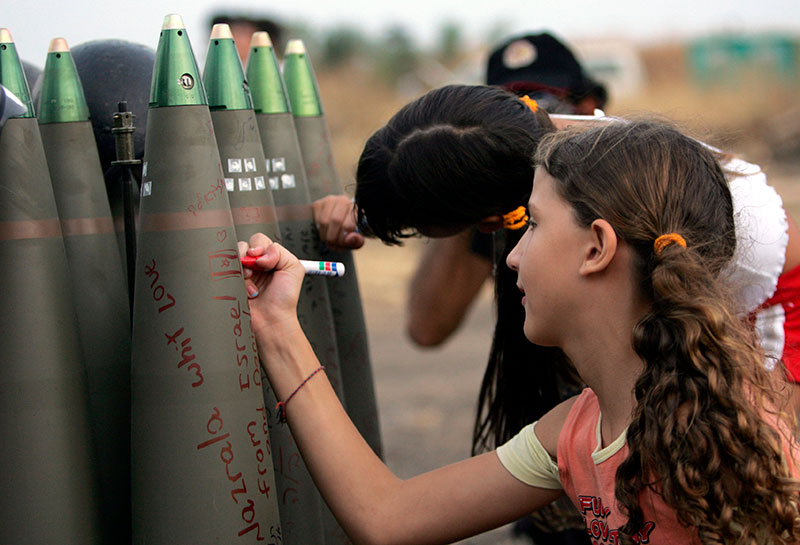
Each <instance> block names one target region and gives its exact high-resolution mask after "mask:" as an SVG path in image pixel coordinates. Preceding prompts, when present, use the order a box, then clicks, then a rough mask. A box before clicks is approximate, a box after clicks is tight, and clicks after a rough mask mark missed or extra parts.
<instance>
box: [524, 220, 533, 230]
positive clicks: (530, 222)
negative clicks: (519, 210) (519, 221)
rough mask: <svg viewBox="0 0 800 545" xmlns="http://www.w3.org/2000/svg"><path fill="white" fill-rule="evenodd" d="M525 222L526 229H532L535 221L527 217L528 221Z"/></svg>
mask: <svg viewBox="0 0 800 545" xmlns="http://www.w3.org/2000/svg"><path fill="white" fill-rule="evenodd" d="M525 223H527V224H528V229H531V230H533V228H534V227H536V222H535V221H533V218H530V219H528V221H526V222H525Z"/></svg>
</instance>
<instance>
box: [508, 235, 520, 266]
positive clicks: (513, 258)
mask: <svg viewBox="0 0 800 545" xmlns="http://www.w3.org/2000/svg"><path fill="white" fill-rule="evenodd" d="M523 238H524V236H523ZM520 244H522V239H519V240H518V241H517V243H516V244H515V245H514V249H512V250H511V251H510V252H509V254H508V256H506V265H508V268H509V269H511V270H512V271H517V272H519V259H520V254H521V253H522V250H521V249H520Z"/></svg>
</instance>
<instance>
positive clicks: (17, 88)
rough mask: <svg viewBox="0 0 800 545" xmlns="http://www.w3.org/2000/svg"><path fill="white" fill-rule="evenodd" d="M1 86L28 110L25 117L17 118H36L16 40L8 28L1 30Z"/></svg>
mask: <svg viewBox="0 0 800 545" xmlns="http://www.w3.org/2000/svg"><path fill="white" fill-rule="evenodd" d="M0 84H2V85H3V86H4V87H5V88H6V89H8V90H9V91H11V92H12V93H14V95H16V97H17V98H18V99H19V100H20V101H21V102H22V103H23V104H24V105H25V107H26V108H27V111H26V112H25V113H24V114H23V115H19V116H17V117H35V115H36V114H35V112H34V109H33V102H32V101H31V92H30V89H29V88H28V81H27V80H26V79H25V72H23V71H22V63H21V62H20V60H19V55H18V54H17V47H16V46H15V45H14V39H13V38H12V37H11V32H9V31H8V29H7V28H0Z"/></svg>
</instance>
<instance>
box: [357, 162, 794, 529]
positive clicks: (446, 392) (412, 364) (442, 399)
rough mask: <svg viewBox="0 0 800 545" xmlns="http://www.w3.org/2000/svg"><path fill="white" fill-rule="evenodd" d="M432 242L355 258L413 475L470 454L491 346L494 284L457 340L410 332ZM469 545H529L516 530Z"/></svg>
mask: <svg viewBox="0 0 800 545" xmlns="http://www.w3.org/2000/svg"><path fill="white" fill-rule="evenodd" d="M766 170H767V173H768V175H769V179H770V181H771V183H772V184H773V185H774V186H775V187H776V188H777V189H778V192H779V193H780V194H781V195H782V196H783V198H784V201H785V204H786V207H787V209H788V210H789V211H790V213H791V214H792V215H793V216H794V217H796V218H800V168H798V167H796V166H794V167H789V166H784V167H781V168H775V169H766ZM424 244H425V242H424V240H419V239H412V240H410V241H409V242H408V243H407V244H406V245H405V246H404V247H402V248H394V247H387V246H384V245H383V244H381V243H380V242H377V241H374V240H372V241H368V242H367V244H366V245H365V247H364V248H362V249H361V250H359V251H357V252H355V260H356V266H357V269H358V275H359V285H360V289H361V297H362V300H363V304H364V312H365V314H366V320H367V327H368V334H369V342H370V353H371V356H372V363H373V370H374V374H375V384H376V395H377V400H378V410H379V419H380V425H381V434H382V439H383V446H384V454H385V460H386V462H387V464H388V465H389V467H390V468H391V469H392V470H393V471H395V473H397V474H398V475H399V476H400V477H411V476H413V475H417V474H419V473H421V472H424V471H428V470H430V469H434V468H436V467H439V466H441V465H444V464H447V463H450V462H455V461H458V460H460V459H462V458H464V457H466V456H468V455H469V451H470V437H471V433H472V422H473V418H474V415H475V401H476V399H477V393H478V388H479V386H480V380H481V377H482V376H483V369H484V366H485V363H486V357H487V355H488V351H489V345H490V342H491V332H492V325H493V323H494V322H493V320H494V318H493V308H492V293H491V289H490V285H489V283H487V284H486V286H485V287H484V291H483V292H482V294H481V297H480V299H479V300H478V301H477V303H476V304H475V306H474V307H473V308H472V310H471V312H470V314H469V316H468V319H467V320H466V322H465V323H464V324H463V325H462V327H461V329H460V330H459V331H458V332H457V334H456V335H455V336H454V337H453V338H452V339H451V340H450V341H449V342H448V343H447V344H446V345H445V346H444V347H441V348H438V349H420V348H417V347H415V346H414V345H413V344H412V343H411V341H410V340H409V339H408V337H407V336H406V334H405V331H404V323H405V296H406V290H407V286H408V282H409V278H410V274H411V273H412V271H413V270H414V268H415V266H416V263H417V259H418V255H419V251H420V249H421V248H423V245H424ZM461 543H462V544H469V545H488V544H490V543H491V544H495V545H521V544H523V543H525V541H523V540H521V539H513V538H512V536H511V530H510V527H504V528H500V529H497V530H494V531H492V532H488V533H486V534H483V535H481V536H477V537H474V538H471V539H467V540H465V541H463V542H461Z"/></svg>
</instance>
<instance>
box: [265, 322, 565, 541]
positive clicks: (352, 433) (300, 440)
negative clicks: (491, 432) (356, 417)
mask: <svg viewBox="0 0 800 545" xmlns="http://www.w3.org/2000/svg"><path fill="white" fill-rule="evenodd" d="M257 336H258V338H259V351H260V356H261V358H262V361H264V363H265V365H266V367H267V373H268V376H269V379H270V383H271V384H272V386H273V388H275V392H276V394H277V397H278V398H279V399H286V397H287V396H288V395H290V394H291V393H292V392H293V391H294V390H295V388H297V385H299V384H300V383H301V382H302V381H303V380H304V379H305V378H306V377H308V376H309V375H310V374H311V373H312V372H313V371H314V370H315V369H317V368H318V367H319V362H318V360H317V358H316V357H315V356H314V353H313V351H312V349H311V346H310V345H309V344H308V341H307V340H306V338H305V336H304V335H303V333H302V331H301V330H300V327H299V325H296V326H292V327H291V328H289V329H284V328H281V329H280V330H277V329H276V328H275V327H271V328H270V330H269V331H268V332H267V334H257ZM286 414H287V417H288V421H289V425H290V426H291V429H292V434H293V435H294V438H295V441H296V442H297V445H298V447H299V448H300V452H301V453H302V455H303V459H304V460H305V463H306V466H307V467H308V469H309V471H310V472H311V475H312V477H313V478H314V482H315V483H316V485H317V487H318V488H319V489H320V492H321V493H322V495H323V497H324V498H325V501H326V502H327V504H328V506H329V507H330V508H331V511H333V513H334V515H335V516H336V518H337V520H338V521H339V523H340V524H341V525H342V527H343V528H344V530H345V531H346V532H347V534H348V536H349V537H350V538H351V539H352V540H353V542H355V543H365V544H381V545H388V544H409V545H424V544H436V543H451V542H453V541H456V540H458V539H463V538H465V537H468V536H470V535H475V534H477V533H480V532H483V531H486V530H489V529H491V528H494V527H497V526H500V525H502V524H504V523H507V522H511V521H513V520H516V519H517V518H519V517H520V516H522V515H524V514H525V513H528V512H530V511H531V510H533V509H536V508H538V507H540V506H542V505H544V504H546V503H548V502H550V501H552V499H554V498H555V497H556V496H558V494H559V492H558V491H551V490H542V489H534V488H533V487H529V486H527V485H525V484H523V483H521V482H520V481H518V480H517V479H515V478H514V477H513V476H511V474H510V473H508V471H507V470H506V469H505V468H503V467H502V465H501V464H500V461H499V459H498V458H497V455H496V454H495V453H494V452H491V453H487V454H484V455H482V456H478V457H475V458H470V459H468V460H464V461H463V462H459V463H457V464H453V465H450V466H447V467H443V468H440V469H437V470H434V471H431V472H428V473H425V474H423V475H420V476H418V477H414V478H413V479H409V480H401V479H398V478H397V477H396V476H395V475H394V474H393V473H392V472H391V471H389V469H388V468H387V467H386V466H385V465H384V464H383V462H381V461H380V459H379V458H378V457H377V456H376V455H375V454H374V452H373V451H372V450H371V449H370V448H369V446H368V445H367V443H366V442H365V441H364V440H363V439H362V437H361V436H360V435H359V433H358V431H357V430H356V428H355V427H354V426H353V424H352V423H351V421H350V419H349V418H348V416H347V414H346V413H345V411H344V409H343V408H342V406H341V404H340V403H339V400H338V398H337V397H336V394H335V393H334V391H333V389H332V388H331V385H330V383H329V382H328V380H327V377H326V376H325V375H324V373H317V374H316V375H314V376H313V377H312V378H311V379H310V380H309V381H308V382H307V383H306V384H305V385H304V386H303V387H302V388H300V389H299V390H298V391H297V394H296V395H295V396H294V397H293V398H292V400H291V402H290V403H289V404H288V405H287V406H286Z"/></svg>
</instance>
